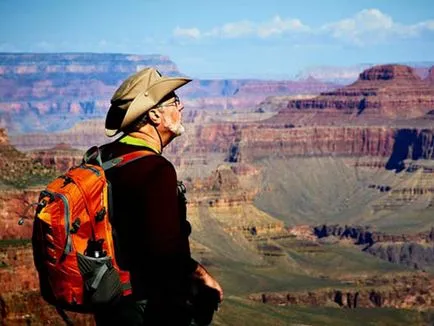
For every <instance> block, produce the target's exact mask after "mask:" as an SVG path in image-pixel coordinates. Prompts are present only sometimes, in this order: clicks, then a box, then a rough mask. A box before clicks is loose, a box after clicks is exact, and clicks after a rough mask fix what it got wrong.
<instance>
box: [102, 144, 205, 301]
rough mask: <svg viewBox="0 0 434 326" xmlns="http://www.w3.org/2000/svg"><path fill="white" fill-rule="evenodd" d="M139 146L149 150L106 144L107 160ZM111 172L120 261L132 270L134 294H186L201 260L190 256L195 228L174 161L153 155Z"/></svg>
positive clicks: (109, 171)
mask: <svg viewBox="0 0 434 326" xmlns="http://www.w3.org/2000/svg"><path fill="white" fill-rule="evenodd" d="M138 150H144V148H143V147H141V146H133V145H128V144H124V143H119V142H114V143H111V144H108V145H106V146H104V149H103V155H102V159H103V161H106V160H108V159H111V158H115V157H118V156H120V155H123V154H126V153H130V152H134V151H138ZM106 175H107V179H108V180H109V182H110V184H111V195H112V202H113V207H112V210H113V226H114V228H115V230H116V239H115V242H116V244H117V245H118V246H119V248H120V251H119V255H120V257H119V258H120V261H123V262H124V264H121V265H124V266H126V267H128V270H129V271H130V275H131V285H132V288H133V295H134V297H135V298H136V299H145V298H150V297H165V296H167V295H175V296H177V295H180V296H182V295H184V294H186V293H187V292H188V287H189V277H190V276H191V273H192V272H193V271H194V270H195V268H196V267H197V263H196V262H195V261H194V260H193V259H192V258H191V254H190V247H189V242H188V236H189V234H190V230H191V229H190V224H189V223H188V221H187V220H186V217H185V204H184V203H183V202H182V200H180V199H179V197H178V191H177V177H176V172H175V169H174V167H173V165H172V164H171V163H170V162H169V161H168V160H167V159H165V158H164V157H162V156H160V155H149V156H145V157H142V158H140V159H137V160H135V161H132V162H130V163H128V164H126V165H124V166H122V167H116V168H113V169H110V170H108V171H107V173H106ZM182 205H184V206H182ZM117 255H118V253H117ZM117 259H118V257H117ZM118 260H119V259H118Z"/></svg>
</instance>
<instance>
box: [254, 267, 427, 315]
mask: <svg viewBox="0 0 434 326" xmlns="http://www.w3.org/2000/svg"><path fill="white" fill-rule="evenodd" d="M433 285H434V283H433V280H432V279H431V278H430V277H429V276H428V275H426V274H422V273H421V274H419V275H410V276H400V277H392V278H387V277H376V278H373V279H366V280H359V281H357V286H358V289H352V288H341V289H337V288H336V289H324V290H318V291H309V292H295V293H272V292H271V293H262V294H255V295H250V296H249V298H250V299H252V300H254V301H258V302H262V303H267V304H278V305H293V304H298V305H307V306H335V307H342V308H350V309H356V308H380V307H382V308H386V307H387V308H404V309H417V310H427V309H432V308H433V307H434V296H433V294H432V291H431V289H432V288H433Z"/></svg>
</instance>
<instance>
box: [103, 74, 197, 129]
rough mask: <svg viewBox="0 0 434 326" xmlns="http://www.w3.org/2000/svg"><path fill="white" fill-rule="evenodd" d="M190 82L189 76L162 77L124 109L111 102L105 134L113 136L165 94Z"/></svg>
mask: <svg viewBox="0 0 434 326" xmlns="http://www.w3.org/2000/svg"><path fill="white" fill-rule="evenodd" d="M189 82H191V79H189V78H181V77H163V78H162V79H161V80H159V81H157V82H156V83H154V84H152V85H151V86H150V87H149V88H148V89H146V90H145V91H143V92H141V93H139V95H137V96H136V98H135V99H134V100H133V101H132V102H131V104H130V105H129V106H128V108H126V109H122V108H120V107H119V106H117V105H114V104H112V105H111V106H110V109H109V111H108V113H107V117H106V121H105V134H106V135H107V136H108V137H113V136H115V135H116V134H118V133H119V132H120V131H122V130H124V129H125V128H126V127H128V126H129V125H130V124H131V123H132V122H133V121H134V120H136V119H137V118H138V117H140V116H141V115H142V114H143V113H145V112H147V111H149V110H150V109H152V108H153V107H155V106H156V105H157V104H158V103H159V102H160V101H161V100H162V99H163V98H164V97H165V96H166V95H168V94H169V93H171V92H173V91H175V90H177V89H178V88H180V87H182V86H184V85H185V84H187V83H189Z"/></svg>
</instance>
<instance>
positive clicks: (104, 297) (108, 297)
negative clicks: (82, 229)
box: [77, 253, 122, 306]
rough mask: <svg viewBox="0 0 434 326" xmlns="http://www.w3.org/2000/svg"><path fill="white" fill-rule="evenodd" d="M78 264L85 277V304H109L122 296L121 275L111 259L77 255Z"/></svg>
mask: <svg viewBox="0 0 434 326" xmlns="http://www.w3.org/2000/svg"><path fill="white" fill-rule="evenodd" d="M77 262H78V267H79V269H80V273H81V275H82V277H83V286H84V289H83V301H84V304H88V305H92V306H94V305H101V304H108V303H112V302H113V301H115V300H116V299H118V298H119V297H120V296H121V295H122V285H121V280H120V278H119V273H118V272H117V270H116V269H115V268H114V267H113V264H112V262H111V257H108V256H107V257H102V258H93V257H88V256H84V255H82V254H80V253H77Z"/></svg>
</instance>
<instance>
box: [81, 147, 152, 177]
mask: <svg viewBox="0 0 434 326" xmlns="http://www.w3.org/2000/svg"><path fill="white" fill-rule="evenodd" d="M149 155H155V153H154V152H153V151H151V150H141V151H135V152H131V153H127V154H124V155H120V156H118V157H115V158H113V159H111V160H108V161H105V162H103V161H102V159H101V149H100V147H98V146H93V147H91V148H89V149H88V150H87V151H86V153H85V154H84V156H83V163H88V164H96V165H99V166H101V167H102V168H103V170H104V171H107V170H109V169H111V168H113V167H121V166H123V165H125V164H127V163H130V162H133V161H135V160H137V159H139V158H141V157H144V156H149Z"/></svg>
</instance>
